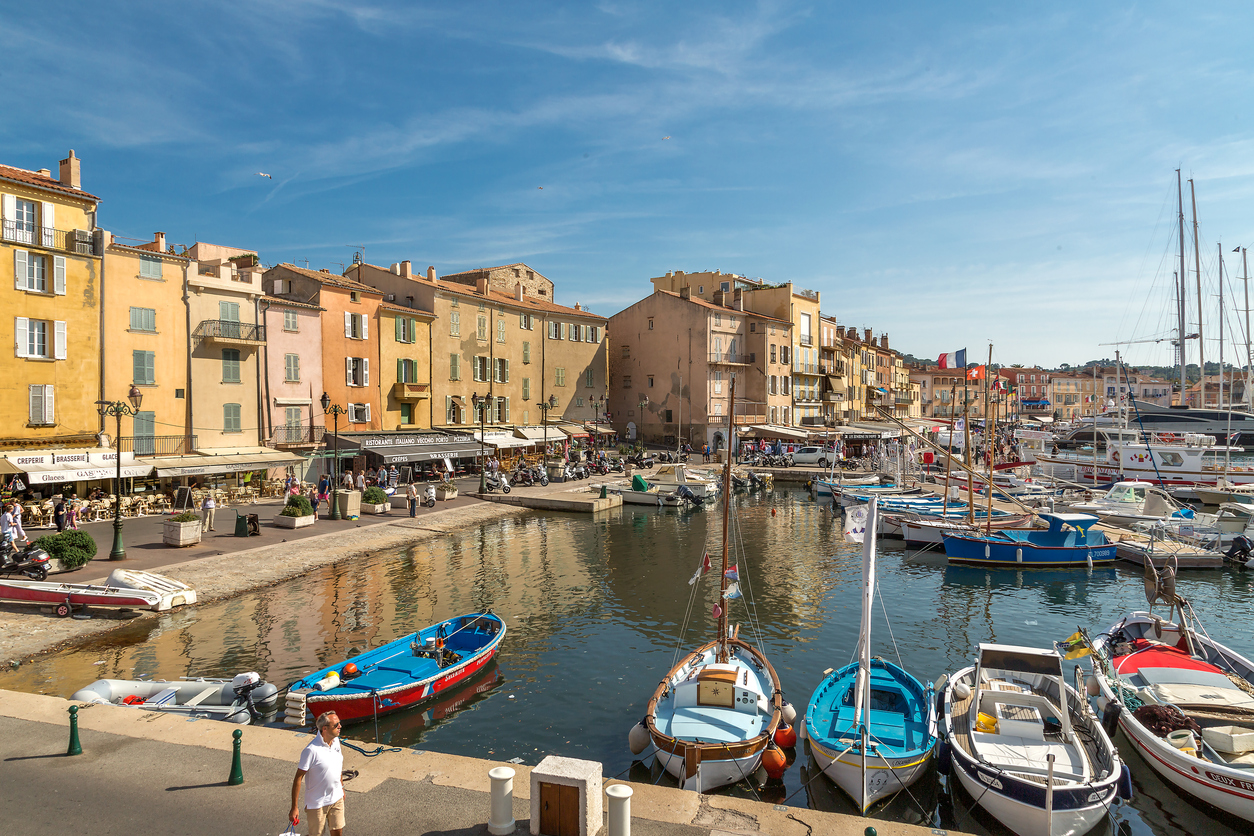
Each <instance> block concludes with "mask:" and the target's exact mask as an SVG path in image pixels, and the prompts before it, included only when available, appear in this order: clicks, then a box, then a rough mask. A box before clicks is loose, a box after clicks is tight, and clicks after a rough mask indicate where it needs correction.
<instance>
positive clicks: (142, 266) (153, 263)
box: [139, 255, 161, 279]
mask: <svg viewBox="0 0 1254 836" xmlns="http://www.w3.org/2000/svg"><path fill="white" fill-rule="evenodd" d="M139 277H140V278H141V279H159V278H161V259H160V258H159V257H157V256H155V255H141V256H140V257H139Z"/></svg>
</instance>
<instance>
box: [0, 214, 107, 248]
mask: <svg viewBox="0 0 1254 836" xmlns="http://www.w3.org/2000/svg"><path fill="white" fill-rule="evenodd" d="M0 237H3V239H4V240H5V241H10V242H12V243H14V244H26V245H27V246H30V247H46V248H48V249H50V250H61V251H62V252H67V253H74V254H76V255H98V253H97V252H96V240H95V237H94V236H93V235H92V233H91V230H88V229H53V228H52V227H50V226H38V225H36V224H33V223H27V222H26V221H19V220H17V219H15V218H5V219H4V224H3V229H2V230H0Z"/></svg>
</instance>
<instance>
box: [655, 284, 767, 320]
mask: <svg viewBox="0 0 1254 836" xmlns="http://www.w3.org/2000/svg"><path fill="white" fill-rule="evenodd" d="M657 292H658V293H664V294H666V295H667V296H672V297H674V298H676V299H679V298H681V297H680V295H679V294H678V293H675V292H674V291H671V290H659V291H657ZM685 301H688V302H691V303H692V304H694V305H697V306H698V307H702V308H709V309H711V310H715V311H722V312H723V313H729V312H730V313H734V314H742V315H745V316H756V317H757V318H758V319H765V320H767V321H768V322H778V323H781V324H783V325H789V326H791V325H792V323H791V322H789V321H788V320H786V319H777V318H776V317H773V316H768V315H766V314H760V313H758V312H757V311H749V310H745V311H740V310H736V309H735V308H728V307H726V306H724V305H716V304H714V303H713V302H707V301H706V300H704V299H700V298H698V297H696V296H693V297H691V298H690V299H687V300H685Z"/></svg>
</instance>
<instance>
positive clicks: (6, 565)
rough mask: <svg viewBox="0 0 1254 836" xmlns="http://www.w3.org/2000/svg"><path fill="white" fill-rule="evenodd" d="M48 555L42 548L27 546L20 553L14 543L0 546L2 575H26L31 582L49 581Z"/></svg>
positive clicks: (5, 542) (0, 571) (8, 542)
mask: <svg viewBox="0 0 1254 836" xmlns="http://www.w3.org/2000/svg"><path fill="white" fill-rule="evenodd" d="M50 559H51V558H49V556H48V553H47V552H46V551H44V550H43V548H41V547H40V546H27V547H26V548H24V549H22V550H21V551H18V550H17V549H15V548H14V546H13V543H12V542H10V541H9V540H7V539H6V540H5V541H4V542H3V543H2V544H0V575H25V576H26V577H28V578H30V579H31V580H36V581H44V580H47V579H48V561H49V560H50Z"/></svg>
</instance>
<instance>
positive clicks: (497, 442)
mask: <svg viewBox="0 0 1254 836" xmlns="http://www.w3.org/2000/svg"><path fill="white" fill-rule="evenodd" d="M471 435H472V436H473V437H474V439H475V442H476V443H478V441H479V431H478V430H475V431H474V432H472V433H471ZM483 443H484V444H486V445H488V446H489V447H495V448H497V449H498V450H503V449H509V448H511V447H531V446H532V445H533V444H535V442H534V441H532V440H530V439H527V438H519V437H518V436H516V435H514V434H513V433H512V432H508V431H506V430H485V431H484V433H483Z"/></svg>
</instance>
